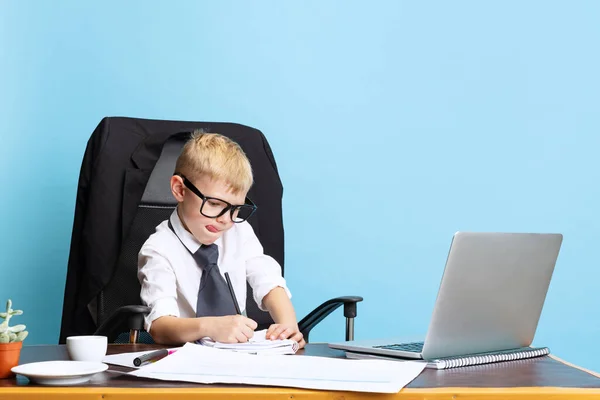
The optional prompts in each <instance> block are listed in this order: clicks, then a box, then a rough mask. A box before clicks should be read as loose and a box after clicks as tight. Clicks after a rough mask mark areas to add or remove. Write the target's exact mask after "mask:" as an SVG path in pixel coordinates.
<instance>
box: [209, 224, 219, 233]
mask: <svg viewBox="0 0 600 400" xmlns="http://www.w3.org/2000/svg"><path fill="white" fill-rule="evenodd" d="M206 229H208V231H209V232H212V233H218V232H219V230H218V229H217V228H215V227H214V226H212V225H206Z"/></svg>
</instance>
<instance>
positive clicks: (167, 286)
mask: <svg viewBox="0 0 600 400" xmlns="http://www.w3.org/2000/svg"><path fill="white" fill-rule="evenodd" d="M138 280H139V281H140V285H141V287H142V288H141V292H140V298H141V300H142V303H143V304H145V305H146V306H148V307H150V308H151V311H150V313H149V314H148V315H146V317H145V318H144V329H146V331H148V332H150V327H151V326H152V322H153V321H154V320H156V319H157V318H159V317H163V316H165V315H172V316H174V317H179V307H178V306H177V281H176V277H175V272H174V271H173V268H172V266H171V263H170V262H169V260H167V259H166V258H165V257H164V256H162V255H161V254H159V253H158V252H157V251H156V250H154V249H152V248H150V247H145V246H143V247H142V249H141V250H140V253H139V254H138Z"/></svg>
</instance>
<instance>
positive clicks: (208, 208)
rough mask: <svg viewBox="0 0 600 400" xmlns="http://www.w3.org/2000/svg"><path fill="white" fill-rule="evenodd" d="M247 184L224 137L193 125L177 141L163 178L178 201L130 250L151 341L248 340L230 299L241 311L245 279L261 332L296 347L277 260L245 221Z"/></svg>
mask: <svg viewBox="0 0 600 400" xmlns="http://www.w3.org/2000/svg"><path fill="white" fill-rule="evenodd" d="M252 183H253V177H252V168H251V166H250V162H249V160H248V158H247V157H246V155H245V154H244V152H243V150H242V149H241V148H240V147H239V145H238V144H237V143H235V142H233V141H232V140H230V139H229V138H227V137H225V136H222V135H219V134H212V133H202V132H198V131H196V132H194V133H193V134H192V137H191V139H190V140H189V141H188V142H187V143H186V144H185V146H184V147H183V149H182V152H181V154H180V156H179V158H178V159H177V163H176V166H175V174H174V175H173V176H172V177H171V191H172V192H173V196H175V199H176V200H177V202H178V205H177V207H176V209H175V211H174V212H173V213H172V214H171V216H170V218H169V219H168V220H167V221H163V222H162V223H161V224H160V225H158V226H157V227H156V232H155V233H153V234H152V235H151V236H150V237H149V238H148V240H147V241H146V242H145V243H144V245H143V246H142V248H141V250H140V252H139V255H138V279H139V281H140V284H141V286H142V289H141V294H140V295H141V299H142V301H143V303H144V304H146V305H148V306H149V307H151V312H150V313H149V314H148V316H147V317H146V318H145V329H146V330H147V331H148V332H150V334H151V335H152V338H153V339H154V341H155V342H157V343H161V344H180V343H185V342H194V341H196V340H199V339H201V338H203V337H210V338H212V339H213V340H216V341H219V342H224V343H237V342H246V341H248V339H249V338H251V337H252V336H253V334H254V330H255V329H256V327H257V324H256V322H255V321H253V320H251V319H250V318H247V317H245V316H243V315H239V313H237V312H236V308H237V307H235V304H234V301H235V300H234V299H235V298H236V299H237V300H238V306H239V309H240V310H241V311H242V312H243V310H244V308H245V303H246V280H247V281H248V282H249V283H250V286H251V287H252V290H253V293H254V299H255V301H256V303H257V304H258V305H259V308H261V309H262V310H263V311H268V312H269V313H270V315H271V317H272V318H273V321H274V322H275V323H274V324H273V325H271V326H270V327H269V329H268V330H267V338H270V339H287V338H290V339H293V340H295V341H297V342H298V343H299V344H300V347H303V346H304V344H305V342H304V339H303V338H302V333H301V332H300V331H299V330H298V324H297V322H296V314H295V312H294V308H293V306H292V303H291V301H290V297H291V294H290V292H289V290H288V288H287V287H286V283H285V280H284V279H283V277H282V275H281V267H280V265H279V264H278V263H277V262H276V261H275V260H274V259H273V258H271V257H269V256H267V255H265V254H264V253H263V249H262V246H261V244H260V242H259V241H258V238H257V237H256V235H255V234H254V231H253V230H252V227H251V226H250V224H248V222H246V220H247V219H248V218H249V217H250V216H251V215H252V213H253V211H254V210H255V208H256V207H255V206H254V204H253V203H252V202H251V201H250V200H248V199H247V198H246V194H247V193H248V190H249V189H250V186H251V185H252ZM225 273H228V275H229V278H230V279H231V286H232V287H233V292H234V294H235V296H233V294H232V293H231V292H230V291H229V288H228V286H227V283H226V281H225V279H224V278H223V275H224V274H225Z"/></svg>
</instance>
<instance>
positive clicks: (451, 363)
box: [427, 347, 550, 369]
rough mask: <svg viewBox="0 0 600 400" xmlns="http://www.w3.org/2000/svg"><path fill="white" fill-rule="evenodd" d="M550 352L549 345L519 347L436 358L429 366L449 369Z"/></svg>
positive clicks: (518, 358)
mask: <svg viewBox="0 0 600 400" xmlns="http://www.w3.org/2000/svg"><path fill="white" fill-rule="evenodd" d="M548 354H550V350H549V349H548V348H547V347H540V348H535V349H533V348H529V349H522V350H521V349H519V350H514V351H507V352H499V353H488V354H478V355H471V356H461V357H449V358H442V359H435V360H428V364H427V367H428V368H435V369H449V368H458V367H466V366H469V365H480V364H490V363H495V362H501V361H514V360H522V359H526V358H534V357H541V356H545V355H548Z"/></svg>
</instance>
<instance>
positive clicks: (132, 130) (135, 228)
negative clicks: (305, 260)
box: [60, 118, 363, 343]
mask: <svg viewBox="0 0 600 400" xmlns="http://www.w3.org/2000/svg"><path fill="white" fill-rule="evenodd" d="M107 120H108V122H107ZM114 120H116V122H117V123H114V122H115V121H114ZM106 125H109V128H106ZM101 126H103V128H102V129H101ZM182 128H184V129H182ZM197 128H203V129H204V130H205V131H214V132H218V133H221V134H224V135H225V136H229V137H231V138H232V139H233V140H235V141H237V142H238V143H239V144H240V146H241V147H242V149H243V150H244V151H245V153H246V154H247V156H248V158H249V159H250V162H251V163H252V167H253V172H254V181H255V183H254V185H253V187H252V188H251V190H250V192H249V197H250V198H252V199H253V201H254V202H255V203H256V204H257V205H258V210H257V212H256V213H255V214H254V215H253V216H252V217H251V218H250V220H249V221H248V222H249V223H250V224H251V225H252V227H253V229H254V231H255V233H256V235H257V236H258V238H259V240H260V241H261V243H262V244H263V247H264V250H265V253H266V254H269V255H271V256H272V257H273V258H275V259H276V260H277V261H278V262H279V263H280V264H281V266H282V270H283V271H284V268H283V265H284V262H283V222H282V215H281V214H282V213H281V199H282V194H283V187H282V185H281V181H280V179H279V175H278V172H277V166H276V163H275V159H274V157H273V155H272V152H271V149H270V146H269V145H268V142H267V141H266V138H265V137H264V135H263V134H262V133H261V132H260V131H258V130H256V129H253V128H250V127H246V126H243V125H239V124H223V123H191V122H189V123H185V122H179V121H158V120H142V119H131V118H118V119H115V118H112V119H105V120H103V122H102V123H101V125H99V127H98V128H97V129H96V131H95V132H94V134H92V137H91V138H90V142H89V144H88V151H86V156H85V157H84V162H83V164H82V173H81V177H83V176H84V175H86V176H88V177H92V178H93V177H94V176H95V174H98V173H102V171H100V172H98V171H95V166H96V165H107V166H106V167H104V168H105V169H106V171H107V173H110V174H113V175H114V176H119V174H118V171H117V170H118V169H119V165H115V164H114V162H113V163H112V164H111V163H110V161H112V160H109V161H108V162H105V163H102V162H101V161H98V159H100V158H101V157H102V152H101V151H96V152H95V153H94V154H96V156H95V157H93V156H92V155H91V154H92V152H91V151H90V148H91V147H93V146H96V147H98V146H100V145H104V146H105V147H108V146H107V144H106V143H107V142H108V141H109V140H112V141H113V145H114V149H115V150H114V153H115V154H120V155H121V157H120V158H119V157H117V156H115V159H117V158H118V159H120V160H125V159H126V157H125V156H124V155H123V154H121V153H123V149H122V148H121V147H119V146H118V138H119V137H120V135H126V136H125V137H127V138H129V137H130V136H132V135H134V134H136V133H139V135H140V137H143V140H140V141H139V143H137V142H135V139H134V140H133V142H132V141H131V140H129V139H127V146H124V147H127V148H129V149H135V150H134V151H137V152H138V153H139V149H140V147H142V146H146V147H147V149H150V150H149V151H146V150H147V149H143V150H144V157H146V158H147V159H150V158H152V157H151V156H148V154H156V157H158V159H157V160H156V162H155V163H154V165H153V167H152V168H151V170H148V169H147V168H146V169H145V172H146V175H147V174H148V173H149V177H148V179H147V181H146V183H145V186H144V187H143V193H142V194H141V199H140V200H139V201H138V202H137V206H136V207H135V209H133V208H130V209H128V210H125V207H126V206H127V205H126V204H125V203H130V202H129V201H124V202H123V208H124V209H123V216H122V218H123V220H124V221H125V223H124V226H126V227H127V229H124V231H125V232H123V233H122V239H121V243H120V246H119V247H120V248H119V250H118V256H117V257H116V262H115V265H114V266H113V268H109V267H108V266H106V268H107V269H108V273H107V272H106V271H104V270H103V269H102V268H103V267H102V266H100V267H96V268H95V270H92V271H89V269H91V268H88V270H87V271H84V272H86V273H79V274H78V276H79V281H78V280H77V279H76V278H74V276H75V275H77V274H76V272H77V268H81V267H80V266H78V265H75V264H76V261H77V260H81V259H85V257H82V254H81V253H82V249H81V246H78V247H76V248H74V246H73V244H72V248H71V254H70V260H69V261H70V262H69V271H68V278H67V287H66V289H65V306H64V311H68V305H71V309H70V310H71V312H73V310H74V309H78V310H79V313H82V310H83V308H82V307H81V304H80V305H79V306H78V307H77V306H73V304H72V303H73V292H76V289H75V288H74V287H73V286H78V283H81V282H82V279H81V276H92V277H94V276H95V277H96V279H95V284H96V286H101V287H99V290H98V292H97V294H96V295H95V296H93V298H91V299H90V301H89V303H88V304H87V307H86V311H88V312H89V313H90V315H91V316H92V319H93V324H94V325H95V329H94V331H93V332H82V329H83V330H85V329H88V330H89V329H90V327H91V326H92V324H90V323H87V326H84V327H83V328H81V327H76V326H77V323H76V319H75V320H74V319H73V318H68V317H67V318H66V317H65V312H63V325H62V327H61V338H60V341H61V342H64V340H65V338H66V336H67V335H69V334H74V333H76V334H82V333H94V334H97V335H106V336H108V337H109V341H111V342H115V343H127V342H129V343H138V342H144V343H152V338H151V337H150V335H149V334H148V333H147V332H145V331H144V330H143V319H144V315H145V314H146V313H148V312H149V309H148V307H146V306H143V305H141V300H140V284H139V282H138V279H137V256H138V252H139V250H140V248H141V246H142V244H143V243H144V242H145V241H146V239H147V238H148V237H149V236H150V234H152V233H153V232H154V231H155V228H156V226H157V225H158V224H160V223H161V222H162V221H164V220H166V219H167V218H168V217H169V215H170V214H171V213H172V212H173V210H174V208H175V206H176V204H177V203H176V201H175V199H174V198H173V196H172V194H171V190H170V184H169V181H170V177H171V175H172V174H173V171H174V169H175V162H176V159H177V157H178V155H179V153H180V151H181V148H182V146H183V144H184V143H185V142H186V141H187V140H188V139H189V136H190V133H191V132H192V131H193V130H194V129H197ZM94 135H96V136H102V139H98V138H97V137H95V136H94ZM115 140H116V141H117V142H115ZM123 140H124V141H125V138H124V139H123ZM99 143H100V144H99ZM104 157H110V154H108V155H105V156H104ZM87 158H94V159H93V160H89V159H87ZM131 158H132V159H133V158H137V160H135V161H137V164H142V161H140V158H141V156H140V155H139V154H135V157H133V156H132V157H131ZM146 161H147V160H146ZM152 161H154V160H152ZM117 164H118V163H117ZM133 164H134V165H135V164H136V163H135V162H134V163H133ZM150 164H152V162H150V163H146V166H148V165H150ZM86 166H87V168H86ZM121 169H123V171H124V172H125V171H126V170H127V171H128V172H129V173H130V174H131V173H135V170H133V171H132V168H131V165H129V164H124V165H123V166H122V168H121ZM111 176H112V175H111ZM81 177H80V187H79V190H78V199H79V198H80V197H83V196H85V194H88V195H89V193H88V192H90V190H89V187H88V186H90V185H91V184H92V182H86V183H87V185H82V182H81ZM90 181H93V179H90ZM112 181H115V182H114V186H115V187H117V188H121V187H123V185H125V186H126V182H125V183H124V181H123V180H121V181H118V180H117V179H107V180H106V181H105V182H102V184H101V186H102V188H101V189H98V190H107V191H109V192H108V193H110V190H111V188H110V187H106V186H108V185H111V184H112V183H111V182H112ZM125 181H127V179H125ZM143 181H144V179H142V180H141V182H143ZM84 186H85V187H84ZM138 186H139V184H138ZM126 189H127V188H125V189H123V190H126ZM139 189H141V188H138V190H139ZM82 191H83V192H86V193H83V194H82V193H80V192H82ZM140 192H141V190H140ZM107 207H110V204H107ZM80 208H83V207H80ZM79 211H80V212H79V214H85V212H84V211H82V210H79ZM90 211H91V210H90ZM94 211H95V215H96V218H93V217H90V216H88V218H87V220H86V221H88V224H87V229H88V230H92V231H93V229H94V227H93V223H92V222H90V221H93V220H94V219H95V220H97V223H98V225H102V227H103V229H106V228H105V226H104V225H105V222H104V221H102V220H98V217H97V215H98V214H96V213H101V212H102V211H101V209H100V208H99V207H98V206H96V208H95V210H94ZM77 214H78V213H77V211H76V221H75V224H74V230H73V238H72V241H73V243H80V241H81V237H80V236H76V235H81V232H80V231H79V229H78V225H77V224H78V221H77V219H78V218H77ZM82 218H84V219H85V216H84V215H80V218H79V226H81V225H82V222H81V219H82ZM100 218H101V217H100ZM126 221H131V223H130V224H127V222H126ZM103 224H104V225H103ZM90 236H91V235H90ZM113 247H114V246H113ZM93 251H94V248H93V246H90V248H89V249H87V252H93ZM89 256H91V257H92V258H93V254H88V257H89ZM71 258H73V260H71ZM72 261H73V262H72ZM89 264H90V265H93V264H94V263H93V260H91V261H90V262H89ZM94 271H95V272H94ZM69 277H70V278H71V279H70V280H69ZM102 279H104V281H105V282H106V283H105V284H98V282H97V281H102ZM90 280H91V281H93V280H92V279H90ZM85 282H86V281H85V279H84V280H83V284H81V285H79V286H82V287H83V286H84V284H85ZM87 286H88V287H90V286H93V285H91V284H87ZM69 294H70V295H69ZM77 297H78V298H79V299H81V298H85V296H82V293H81V290H80V291H79V293H77ZM362 300H363V299H362V297H359V296H345V297H338V298H334V299H331V300H328V301H326V302H324V303H322V304H321V305H320V306H319V307H317V308H316V309H315V310H313V311H312V312H311V313H309V314H308V315H307V316H306V317H304V318H303V319H302V320H300V321H299V328H300V331H301V332H302V333H303V335H304V338H305V340H306V341H307V342H308V339H309V334H310V331H311V329H312V328H313V327H314V326H316V325H317V324H318V323H319V322H320V321H322V320H323V319H324V318H325V317H327V316H328V315H329V314H331V313H332V312H333V311H334V310H336V309H337V308H339V307H340V306H342V305H343V306H344V316H345V317H346V340H353V338H354V318H355V317H356V306H357V302H360V301H362ZM83 312H85V311H83ZM246 313H247V315H248V317H249V318H252V319H253V320H255V321H256V322H257V323H258V326H259V327H258V329H264V328H267V327H268V326H269V325H270V324H271V323H272V322H273V321H272V319H271V317H270V315H269V314H268V313H266V312H263V311H261V310H260V309H259V308H258V306H257V305H256V303H255V302H254V300H253V296H252V288H251V287H250V286H249V285H248V295H247V301H246ZM74 326H75V327H76V328H75V329H76V330H77V331H76V332H72V330H73V327H74Z"/></svg>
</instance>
